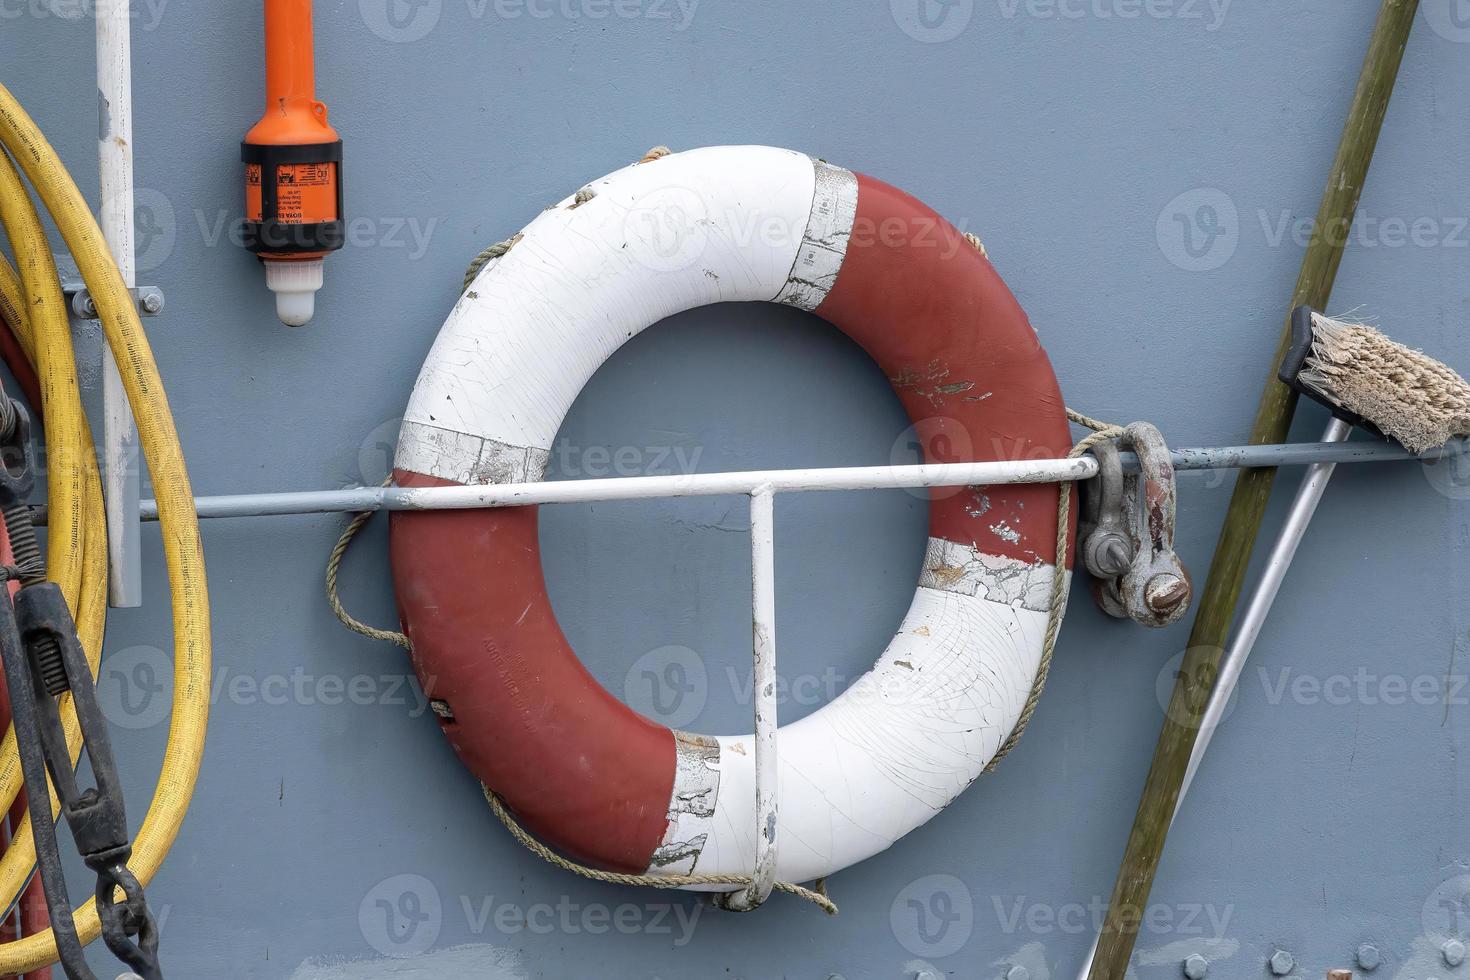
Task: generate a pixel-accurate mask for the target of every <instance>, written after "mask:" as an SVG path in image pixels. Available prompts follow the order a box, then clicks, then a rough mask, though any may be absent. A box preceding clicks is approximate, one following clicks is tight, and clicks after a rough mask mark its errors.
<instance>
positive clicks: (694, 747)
mask: <svg viewBox="0 0 1470 980" xmlns="http://www.w3.org/2000/svg"><path fill="white" fill-rule="evenodd" d="M590 187H591V189H592V190H593V191H594V192H595V196H593V197H592V198H591V199H590V200H587V201H586V202H585V203H583V204H581V205H579V206H578V205H575V204H574V200H573V199H568V200H567V201H563V202H561V203H560V204H558V205H557V206H555V207H554V208H552V209H550V210H548V211H547V212H545V213H544V214H543V215H542V216H541V217H539V218H538V219H536V221H534V222H533V223H532V224H531V225H529V226H528V227H527V229H526V230H525V232H524V238H523V239H522V240H521V241H520V242H519V244H517V245H516V247H515V248H513V249H512V250H511V251H510V252H509V253H508V254H507V255H506V256H505V257H504V258H503V259H502V260H500V261H499V262H498V263H495V264H493V265H492V266H491V267H488V268H487V269H486V270H485V271H484V272H483V273H482V274H481V275H480V277H479V278H478V279H477V280H476V281H475V283H474V284H473V285H472V286H471V287H470V289H469V290H468V291H467V292H466V293H465V295H464V297H463V298H462V299H461V300H460V302H459V304H458V305H457V306H456V307H455V310H454V312H453V314H452V315H451V317H450V319H449V321H448V323H447V324H446V325H445V327H444V329H443V331H442V332H441V334H440V336H439V339H438V340H437V342H436V343H435V345H434V349H433V352H432V353H431V355H430V357H429V360H428V362H427V364H426V366H425V369H424V372H423V374H422V375H421V377H420V380H419V383H418V386H417V387H416V388H415V390H414V394H413V398H412V401H411V402H410V405H409V410H408V413H407V417H406V420H405V423H404V427H403V432H402V435H401V437H400V444H399V450H398V456H397V460H396V465H397V467H398V468H399V469H401V470H407V471H412V472H415V473H421V474H426V475H429V476H434V477H439V478H442V479H446V480H452V481H455V482H458V483H482V484H483V483H507V482H519V481H529V480H537V479H540V478H541V477H542V475H543V472H544V469H545V464H546V461H547V458H548V455H549V451H550V449H551V446H552V443H553V440H554V439H555V436H556V433H557V430H558V428H559V427H560V425H561V423H562V420H563V418H564V417H565V415H566V412H567V411H568V409H569V408H570V406H571V404H572V402H573V401H574V399H575V398H576V396H577V394H578V393H579V392H580V391H581V389H582V387H583V385H584V384H585V383H586V382H587V380H588V379H589V378H590V377H591V376H592V374H593V373H594V372H595V371H596V370H597V368H598V367H599V366H600V365H601V364H602V363H603V362H604V361H605V360H606V359H607V358H608V357H609V356H610V355H611V354H612V353H613V352H614V351H615V350H616V349H617V348H618V347H619V346H620V345H621V344H622V343H624V342H625V341H626V340H628V339H629V338H630V337H632V336H634V335H635V334H637V333H639V332H640V331H642V330H643V329H645V328H646V327H648V326H649V325H651V324H653V323H656V322H658V321H659V320H661V319H663V318H665V317H667V316H670V315H672V314H675V313H678V312H681V311H684V310H687V309H691V308H694V307H698V306H703V305H706V304H710V303H715V302H722V301H752V300H763V301H780V302H786V303H790V304H792V305H796V306H800V307H803V308H806V309H814V308H816V306H817V305H819V304H820V303H821V301H822V298H823V296H825V294H826V291H827V290H829V289H830V288H831V287H832V284H833V283H834V282H835V281H836V278H837V275H838V273H839V272H840V270H841V267H842V260H843V256H844V254H845V248H846V242H847V241H848V238H849V236H850V234H851V230H852V225H853V221H854V213H855V209H856V206H857V182H856V180H855V178H853V175H852V174H850V173H848V172H847V171H843V170H841V169H840V168H836V167H831V166H830V165H827V164H824V163H821V162H817V161H813V160H811V159H810V158H808V157H806V156H803V155H801V154H797V153H793V152H790V151H787V150H776V149H770V148H766V147H714V148H709V149H704V150H697V151H691V152H688V153H683V154H676V155H674V156H670V157H666V158H664V159H662V160H659V161H657V162H656V163H653V164H646V165H635V166H633V167H630V168H627V169H624V170H621V171H618V172H616V173H614V174H612V175H610V176H608V177H606V178H604V179H602V180H599V181H597V182H596V183H594V184H592V185H590ZM1053 574H1054V570H1053V567H1052V566H1051V565H1046V564H1026V563H1023V562H1019V561H1015V560H1013V559H1008V558H1004V557H1000V556H995V555H989V554H985V553H983V552H979V551H976V550H975V549H974V546H973V545H972V544H970V543H965V544H960V543H955V542H950V541H944V540H938V539H936V540H932V541H931V542H930V546H929V550H928V553H927V555H926V559H925V567H924V573H923V577H922V579H921V582H920V585H919V589H918V591H917V593H916V595H915V597H914V600H913V603H912V605H911V608H910V610H909V613H908V615H907V616H906V617H905V619H904V621H903V624H902V626H901V627H900V629H899V631H898V633H897V635H896V636H895V637H894V639H893V640H892V642H891V643H890V644H889V646H888V649H887V650H886V651H885V653H884V654H883V656H882V657H881V658H880V659H879V661H878V663H877V665H876V667H875V668H874V669H873V670H872V671H870V672H869V673H868V674H866V675H865V676H863V677H862V678H860V679H858V680H857V681H856V682H854V683H853V685H852V686H851V687H850V688H849V690H847V691H846V692H845V693H844V694H843V695H841V696H840V697H839V698H838V699H837V700H835V701H834V702H832V703H831V704H828V705H827V706H825V707H824V708H822V709H821V710H819V711H817V712H815V713H814V714H812V715H810V716H808V717H807V718H805V719H803V720H801V721H800V722H797V723H795V724H792V725H789V726H786V727H784V728H782V729H781V730H780V736H779V745H780V769H779V794H780V850H779V858H778V864H777V876H778V877H779V878H780V879H783V880H789V881H807V880H811V879H814V878H819V877H822V876H825V875H827V874H830V873H832V872H834V871H837V870H840V869H841V868H844V867H847V866H849V865H851V864H854V863H856V862H858V861H861V860H862V859H864V858H867V857H869V856H871V855H873V854H875V853H877V852H879V851H881V850H883V849H885V848H887V847H888V846H889V845H891V844H892V843H893V842H894V841H896V840H898V839H899V838H900V837H902V836H903V835H904V834H906V833H908V832H909V831H911V830H913V829H914V828H915V827H918V826H919V825H921V824H923V823H924V822H925V821H927V820H928V819H929V818H931V817H932V816H933V815H934V814H936V813H937V812H939V811H940V810H941V809H943V808H944V807H945V806H946V805H948V804H949V802H950V801H952V800H953V799H954V798H955V797H956V796H957V795H959V793H960V792H961V791H962V790H964V788H965V787H966V786H968V785H969V784H970V783H971V782H972V781H973V780H974V779H975V778H976V777H978V776H979V775H980V774H981V773H982V772H983V771H984V769H985V767H986V765H987V764H988V763H989V761H990V760H991V758H993V756H994V755H995V753H996V751H997V750H998V748H999V747H1000V745H1001V744H1002V742H1003V741H1004V740H1005V738H1006V736H1007V735H1008V734H1009V733H1010V732H1011V731H1012V729H1013V728H1014V727H1015V725H1016V722H1017V720H1018V718H1019V717H1020V714H1021V711H1022V708H1023V706H1024V704H1025V702H1026V699H1027V697H1028V695H1029V693H1030V691H1031V687H1032V682H1033V679H1034V677H1035V675H1036V671H1037V667H1038V664H1039V662H1040V658H1041V652H1042V647H1043V634H1044V632H1045V629H1046V622H1047V612H1046V609H1047V604H1048V602H1049V600H1050V595H1051V585H1052V576H1053ZM676 740H677V771H676V774H675V779H674V790H673V793H672V796H671V800H670V804H669V812H668V833H667V835H666V837H665V839H664V841H663V845H662V846H661V847H660V848H659V850H658V852H657V853H656V854H655V857H654V863H653V866H652V867H651V868H650V871H651V872H652V873H655V874H658V873H663V874H679V873H685V872H691V871H692V872H698V873H703V874H716V875H739V874H748V873H750V871H751V868H752V866H753V863H754V861H755V853H756V848H755V838H756V833H757V828H756V821H755V814H756V807H755V773H754V758H753V751H752V747H753V744H754V743H753V737H752V736H746V737H743V738H727V737H719V738H710V737H704V736H697V735H688V734H684V733H676ZM720 890H727V886H726V887H725V888H722V889H720Z"/></svg>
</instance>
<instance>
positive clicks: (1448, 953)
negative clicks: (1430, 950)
mask: <svg viewBox="0 0 1470 980" xmlns="http://www.w3.org/2000/svg"><path fill="white" fill-rule="evenodd" d="M1439 955H1441V956H1443V957H1444V961H1445V965H1446V966H1459V965H1460V964H1461V963H1463V962H1465V944H1464V943H1462V942H1460V941H1459V940H1458V939H1446V940H1445V944H1444V945H1443V946H1441V947H1440V948H1439Z"/></svg>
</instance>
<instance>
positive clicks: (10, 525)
mask: <svg viewBox="0 0 1470 980" xmlns="http://www.w3.org/2000/svg"><path fill="white" fill-rule="evenodd" d="M4 398H5V396H4V395H3V393H0V399H4ZM6 401H7V402H8V399H7V400H6ZM12 412H14V413H15V414H14V419H13V424H10V425H3V424H0V428H4V429H6V430H8V431H4V432H3V433H0V453H3V457H0V512H3V514H4V517H5V524H6V529H7V531H8V532H9V533H10V536H11V540H12V545H13V550H14V551H15V552H16V558H17V565H16V567H14V568H12V569H8V570H6V572H5V574H4V575H0V579H4V580H8V579H10V578H12V577H19V578H20V580H21V581H22V582H23V583H25V584H24V586H23V587H22V588H21V589H20V591H19V592H17V593H16V594H15V597H14V600H13V601H5V600H6V599H7V598H8V590H7V589H5V588H4V585H5V582H4V581H0V659H3V661H4V670H5V681H6V686H7V689H8V691H9V693H10V708H11V718H12V721H13V723H14V725H15V734H16V742H17V744H18V746H19V749H20V758H21V768H22V771H23V773H24V775H25V787H26V796H27V805H28V807H29V810H30V817H31V830H32V833H33V834H34V836H35V842H36V863H37V865H38V867H39V869H40V874H41V883H42V885H43V887H44V889H45V892H46V905H47V909H48V911H49V912H50V916H51V929H52V932H53V933H54V935H55V937H56V947H57V951H58V953H59V955H60V958H61V965H62V968H63V969H64V970H65V971H66V975H67V976H68V977H69V978H71V980H96V975H95V974H94V973H93V972H92V970H91V968H90V967H88V965H87V961H86V957H85V955H84V953H83V949H82V943H81V940H80V937H79V936H78V934H77V928H76V922H75V920H74V919H73V917H72V908H71V899H70V897H69V896H68V895H67V890H66V877H65V875H64V873H63V869H62V865H61V855H60V851H59V850H58V848H57V843H56V815H54V814H53V813H52V812H51V791H50V788H49V787H48V786H47V774H48V773H49V774H50V778H51V781H52V783H53V784H54V785H55V788H56V796H57V799H58V800H59V802H60V804H61V816H64V817H65V818H66V822H67V826H68V827H69V828H70V829H71V833H72V838H73V840H74V841H75V843H76V847H77V850H78V852H79V853H80V854H81V856H82V860H83V861H84V862H85V863H86V865H87V867H89V868H91V869H92V871H94V872H95V873H96V875H97V913H98V916H99V918H100V919H101V920H102V939H103V941H104V942H105V943H106V944H107V948H108V949H110V950H111V951H112V952H113V954H114V955H115V956H117V958H118V959H120V960H121V961H122V962H123V963H125V964H126V965H127V966H128V967H129V968H130V969H132V970H133V972H134V973H136V974H138V975H139V976H140V977H142V978H143V980H162V977H163V974H162V973H161V972H160V967H159V964H158V927H157V925H156V923H155V922H154V920H153V916H152V914H151V913H150V912H149V910H148V904H147V900H146V899H145V898H144V895H143V887H142V885H141V883H140V882H139V881H138V879H137V877H136V876H135V875H133V873H132V872H131V871H129V870H128V867H127V862H128V859H129V858H130V857H131V856H132V851H133V847H132V843H131V841H130V839H129V837H128V820H127V812H126V810H125V808H124V804H123V793H122V784H121V782H120V780H119V779H118V774H117V765H116V763H115V761H114V759H113V755H112V742H111V739H110V737H109V736H108V732H107V722H106V719H105V718H104V717H103V714H102V709H101V706H100V705H99V704H98V702H97V689H96V685H95V682H94V681H93V679H92V672H91V669H90V668H89V666H88V664H87V658H86V654H85V652H84V651H83V650H82V644H81V640H80V639H79V638H78V636H77V628H76V623H75V621H74V620H73V619H72V614H71V610H70V609H69V608H68V606H67V603H66V598H65V596H63V595H62V592H61V587H60V586H58V585H56V584H55V583H53V582H46V581H43V580H41V578H42V570H41V569H40V567H39V559H40V552H39V549H37V548H36V546H35V530H34V528H33V527H32V526H31V524H30V515H29V510H28V508H27V507H26V497H27V495H28V494H29V492H30V489H31V486H32V483H33V480H34V477H33V475H32V465H31V464H32V458H33V453H32V449H31V447H30V438H29V436H30V421H29V416H27V414H26V412H25V409H24V408H22V407H21V406H19V405H16V404H15V403H13V402H9V403H8V405H6V406H4V408H3V410H0V417H3V418H5V419H10V418H11V413H12ZM23 551H25V552H34V555H33V557H27V558H26V559H25V560H22V554H21V553H22V552H23ZM28 565H29V566H30V567H27V566H28ZM67 693H70V694H71V696H72V705H73V707H74V708H75V710H76V717H77V722H78V725H79V727H80V729H81V734H82V744H83V746H84V748H85V750H86V753H87V759H88V761H89V762H90V763H91V768H92V779H93V783H94V785H93V786H92V787H90V788H87V789H82V788H81V787H80V786H79V784H78V782H77V777H76V772H75V771H74V770H73V769H72V765H71V754H70V753H69V752H68V750H67V744H66V730H65V727H64V726H63V724H62V720H61V704H60V700H59V699H60V698H61V697H62V696H63V695H65V694H67ZM119 893H121V897H120V898H119Z"/></svg>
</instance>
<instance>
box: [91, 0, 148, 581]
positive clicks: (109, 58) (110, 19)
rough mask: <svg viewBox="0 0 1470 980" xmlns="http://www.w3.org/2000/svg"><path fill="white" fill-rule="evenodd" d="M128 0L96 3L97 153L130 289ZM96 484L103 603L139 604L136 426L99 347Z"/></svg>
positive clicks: (111, 228)
mask: <svg viewBox="0 0 1470 980" xmlns="http://www.w3.org/2000/svg"><path fill="white" fill-rule="evenodd" d="M129 8H130V3H129V0H98V3H97V7H96V13H97V95H98V99H99V101H98V113H99V119H98V123H99V125H98V134H97V154H98V163H99V167H100V170H101V174H102V210H101V215H100V217H101V225H102V233H103V235H104V236H105V237H106V239H107V245H108V247H109V248H110V249H111V250H112V257H113V258H114V259H115V260H116V261H117V266H118V269H119V271H121V272H122V277H123V281H124V283H125V284H126V285H127V287H128V288H129V289H134V288H136V287H137V285H138V275H137V268H136V262H135V258H134V229H133V91H132V90H133V59H132V17H131V10H130V9H129ZM102 406H103V407H102V431H103V436H102V443H103V456H102V479H103V485H104V489H105V494H104V496H105V499H106V506H107V545H108V547H107V564H108V585H109V602H110V604H111V605H112V606H114V607H117V608H131V607H135V606H139V605H141V604H142V602H143V564H142V558H141V556H140V554H139V542H138V528H139V520H140V518H139V509H138V486H139V483H140V473H139V463H138V429H137V426H136V425H134V423H133V413H132V409H131V408H130V407H129V405H128V398H127V393H126V391H125V390H124V389H123V383H122V376H121V375H120V374H119V373H118V370H117V361H116V360H115V359H114V358H113V356H112V352H111V350H110V349H109V348H108V347H107V345H106V344H104V345H103V348H102Z"/></svg>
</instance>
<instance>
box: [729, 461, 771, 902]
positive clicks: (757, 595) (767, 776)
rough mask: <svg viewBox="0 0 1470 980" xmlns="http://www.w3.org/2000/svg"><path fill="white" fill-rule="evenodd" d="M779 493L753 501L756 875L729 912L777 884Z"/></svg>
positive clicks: (765, 490)
mask: <svg viewBox="0 0 1470 980" xmlns="http://www.w3.org/2000/svg"><path fill="white" fill-rule="evenodd" d="M775 523H776V492H775V489H774V488H773V487H772V486H771V485H770V484H768V483H767V484H762V485H761V486H758V487H756V488H755V490H754V491H753V492H752V493H751V495H750V556H751V596H752V608H751V649H752V653H753V655H754V672H755V673H754V685H753V687H752V690H753V691H754V692H755V811H756V812H755V818H756V836H755V872H754V876H753V877H754V879H755V880H754V881H752V882H751V884H750V887H749V888H747V889H746V890H745V891H744V892H743V893H737V894H734V895H731V896H730V901H729V905H728V907H729V908H731V909H735V910H737V911H747V910H749V909H753V908H756V907H757V906H759V905H761V904H762V903H763V902H765V900H766V899H768V898H770V897H771V889H772V888H773V887H774V886H775V883H776V833H777V824H778V820H777V805H776V795H777V789H778V787H777V776H778V767H777V749H776V729H777V720H776V533H775Z"/></svg>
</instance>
